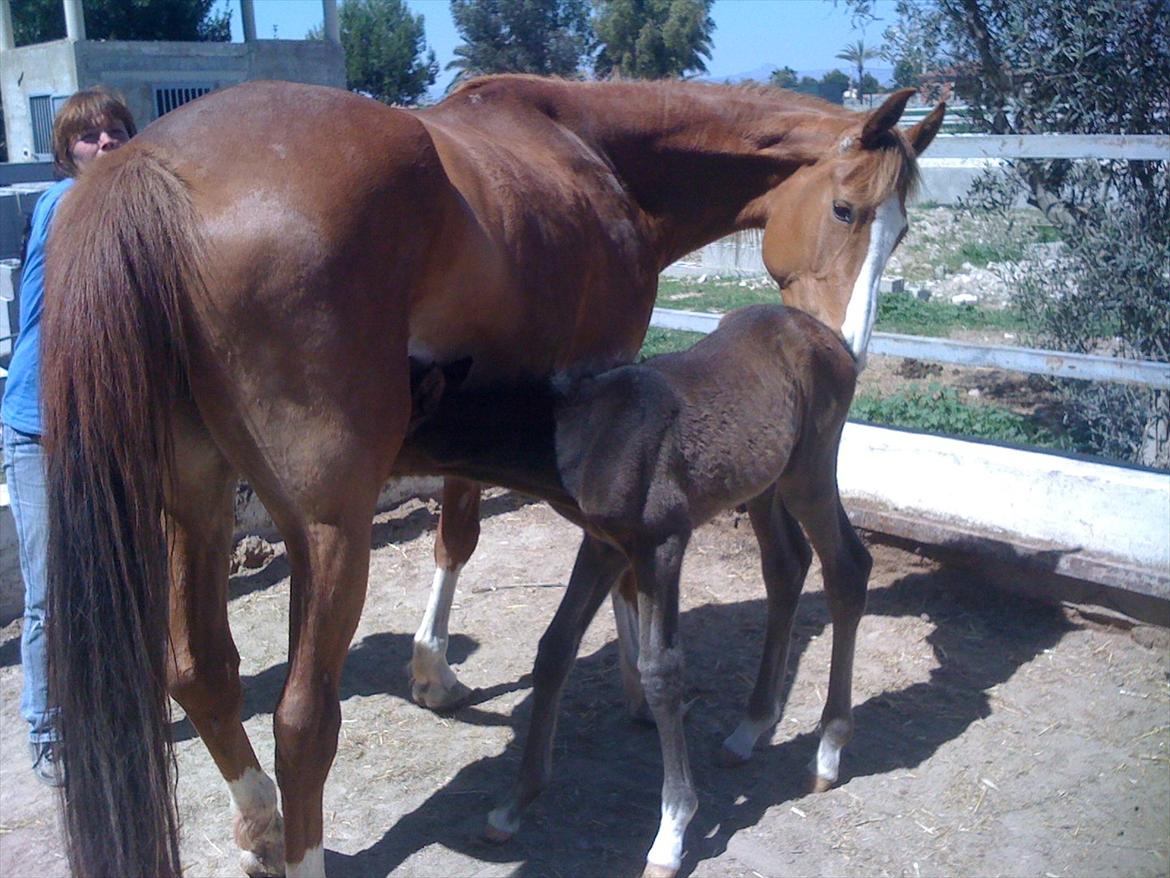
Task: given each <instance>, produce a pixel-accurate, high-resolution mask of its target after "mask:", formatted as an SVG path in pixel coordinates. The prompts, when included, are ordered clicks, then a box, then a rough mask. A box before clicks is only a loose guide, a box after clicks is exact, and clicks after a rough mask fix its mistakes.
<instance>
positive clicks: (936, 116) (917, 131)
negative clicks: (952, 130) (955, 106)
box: [906, 101, 947, 155]
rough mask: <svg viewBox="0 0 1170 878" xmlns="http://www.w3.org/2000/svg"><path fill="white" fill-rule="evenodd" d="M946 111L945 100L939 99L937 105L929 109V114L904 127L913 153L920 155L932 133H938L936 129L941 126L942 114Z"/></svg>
mask: <svg viewBox="0 0 1170 878" xmlns="http://www.w3.org/2000/svg"><path fill="white" fill-rule="evenodd" d="M946 112H947V105H946V101H939V105H938V106H937V107H935V108H934V109H933V110H931V111H930V115H929V116H927V117H926V118H925V119H923V120H922V121H921V122H919V123H917V124H916V125H911V126H910V127H909V128H907V129H906V139H907V140H909V141H910V146H911V147H912V148H913V149H914V154H915V155H922V153H923V152H924V151H925V150H926V148H927V147H928V146H930V142H931V141H932V140H934V135H936V134H938V129H939V128H941V127H942V122H943V116H945V115H946Z"/></svg>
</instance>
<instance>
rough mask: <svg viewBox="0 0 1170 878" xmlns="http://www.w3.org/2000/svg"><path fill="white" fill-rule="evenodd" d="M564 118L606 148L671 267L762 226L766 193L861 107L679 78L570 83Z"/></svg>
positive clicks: (813, 156)
mask: <svg viewBox="0 0 1170 878" xmlns="http://www.w3.org/2000/svg"><path fill="white" fill-rule="evenodd" d="M563 99H564V100H565V101H566V102H567V103H569V104H570V105H571V107H572V108H575V109H577V110H578V113H577V114H569V113H567V114H566V116H565V117H562V120H563V121H564V122H566V123H568V124H575V125H580V126H581V129H580V131H579V133H581V134H582V136H583V138H585V139H587V140H589V141H590V142H592V143H593V144H594V145H595V147H596V148H597V149H598V150H599V151H601V152H602V153H604V154H605V155H606V156H607V158H608V159H609V161H610V162H611V163H612V165H613V167H614V169H615V170H616V171H617V173H618V175H619V176H620V177H621V179H622V180H623V182H624V183H625V185H626V187H627V189H628V190H629V191H630V192H631V193H632V195H633V196H634V198H635V199H636V200H637V202H638V204H639V206H640V207H641V208H642V210H643V212H644V213H645V215H646V216H647V217H648V218H649V221H650V225H651V228H652V229H653V230H654V234H655V236H656V241H655V245H656V248H657V249H658V251H659V254H660V260H661V264H662V266H665V265H668V264H669V263H671V262H673V261H674V260H675V259H678V258H679V257H681V256H683V255H685V254H686V253H688V252H691V251H692V250H695V249H697V248H698V247H701V246H703V245H704V244H708V243H710V242H711V241H714V240H716V239H717V238H720V237H722V236H724V235H727V234H730V233H731V232H734V231H737V230H739V229H744V228H759V227H762V226H763V224H764V222H765V220H766V219H767V213H766V205H765V202H764V196H766V195H767V193H769V192H770V191H771V190H772V189H773V188H775V187H776V186H777V185H778V184H779V183H781V182H782V181H783V180H784V179H786V178H787V177H788V176H790V175H791V174H792V173H794V172H795V171H796V170H797V169H799V168H800V167H801V166H803V165H807V164H811V163H813V162H815V161H817V160H818V159H820V158H822V157H823V156H825V155H826V154H828V153H829V152H830V151H831V150H832V149H834V148H835V146H836V144H837V143H838V142H839V140H840V138H841V136H842V132H843V130H844V129H845V128H846V127H847V126H848V124H849V123H850V121H851V116H852V114H849V113H848V112H847V111H845V110H843V109H838V108H836V107H834V106H832V105H830V104H826V103H824V102H820V101H814V100H808V99H805V98H803V97H801V96H798V95H794V94H792V93H790V92H783V91H780V90H779V89H776V90H774V91H772V90H765V89H759V90H756V91H753V90H747V89H742V88H733V87H726V86H725V87H717V86H707V87H704V86H699V85H695V84H680V83H611V84H606V85H597V86H592V87H584V88H576V89H572V88H567V89H565V90H564V98H563Z"/></svg>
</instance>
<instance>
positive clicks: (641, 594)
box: [634, 534, 698, 878]
mask: <svg viewBox="0 0 1170 878" xmlns="http://www.w3.org/2000/svg"><path fill="white" fill-rule="evenodd" d="M688 536H689V535H688V534H677V535H674V536H670V537H668V538H667V539H666V540H664V541H663V542H662V543H661V544H659V545H658V546H656V547H654V548H653V549H652V550H650V551H649V552H644V553H639V555H637V556H636V557H635V559H634V571H635V574H636V576H637V579H638V616H639V638H638V639H639V645H640V652H639V655H638V670H639V672H640V673H641V675H642V688H643V690H644V691H645V693H646V703H647V705H648V706H649V708H650V713H651V715H652V716H653V717H654V722H655V724H656V725H657V726H658V740H659V744H660V745H661V747H662V769H663V779H662V819H661V821H660V823H659V827H658V835H657V836H655V838H654V844H653V845H652V846H651V848H650V852H649V853H648V854H647V855H646V869H645V871H644V872H643V876H644V878H673V876H674V874H675V873H676V872H677V871H678V868H679V866H681V865H682V853H683V837H684V836H685V834H686V829H687V825H688V824H689V823H690V822H691V818H692V817H693V816H694V814H695V810H696V809H697V808H698V798H697V797H696V796H695V790H694V784H693V783H692V781H691V766H690V762H689V760H688V758H687V743H686V737H685V735H684V732H683V702H682V696H683V652H682V643H681V642H680V638H679V633H678V602H679V574H680V572H681V569H682V559H683V553H684V552H685V551H686V544H687V539H688Z"/></svg>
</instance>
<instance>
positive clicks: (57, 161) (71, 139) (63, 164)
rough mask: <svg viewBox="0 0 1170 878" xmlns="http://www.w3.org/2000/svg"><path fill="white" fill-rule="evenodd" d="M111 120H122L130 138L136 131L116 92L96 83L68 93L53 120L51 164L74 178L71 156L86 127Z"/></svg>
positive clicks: (124, 103) (130, 116) (132, 117)
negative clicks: (90, 86) (68, 95)
mask: <svg viewBox="0 0 1170 878" xmlns="http://www.w3.org/2000/svg"><path fill="white" fill-rule="evenodd" d="M112 122H121V123H122V125H123V126H124V127H125V129H126V133H127V134H129V135H130V136H131V137H133V136H134V135H135V134H137V133H138V128H137V127H136V126H135V125H134V116H133V115H131V113H130V108H129V107H127V106H126V101H125V100H124V99H123V98H122V96H121V95H120V94H118V93H117V92H115V91H111V90H110V89H108V88H106V87H105V86H101V85H95V86H94V87H93V88H87V89H83V90H82V91H79V92H76V93H75V94H73V95H71V96H70V97H69V99H68V100H66V101H65V103H64V104H62V105H61V109H60V110H58V111H57V115H56V117H55V118H54V119H53V164H54V166H55V167H56V168H57V171H58V172H59V173H61V174H62V175H64V176H66V177H76V176H77V165H76V164H74V162H73V156H72V155H70V153H71V152H72V150H73V146H74V144H76V143H77V140H78V138H80V137H81V135H82V134H84V133H85V132H86V131H87V130H88V129H90V128H93V127H95V126H97V125H109V124H110V123H112Z"/></svg>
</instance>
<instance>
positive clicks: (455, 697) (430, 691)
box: [410, 680, 475, 713]
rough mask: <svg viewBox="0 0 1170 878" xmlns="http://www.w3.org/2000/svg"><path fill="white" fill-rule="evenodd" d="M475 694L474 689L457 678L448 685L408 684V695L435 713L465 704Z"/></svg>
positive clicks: (456, 708) (452, 709) (444, 711)
mask: <svg viewBox="0 0 1170 878" xmlns="http://www.w3.org/2000/svg"><path fill="white" fill-rule="evenodd" d="M474 695H475V690H474V689H470V688H468V687H467V686H464V685H463V684H462V683H460V682H459V681H458V680H456V681H455V682H454V684H452V685H451V686H449V687H442V686H439V685H437V684H432V683H415V682H412V683H411V684H410V697H411V700H413V701H414V703H415V704H417V705H418V706H419V707H425V708H426V709H427V710H433V711H434V712H435V713H450V712H452V711H455V710H458V709H459V708H461V707H463V706H465V705H466V704H467V703H468V702H469V701H471V699H472V697H473V696H474Z"/></svg>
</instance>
